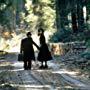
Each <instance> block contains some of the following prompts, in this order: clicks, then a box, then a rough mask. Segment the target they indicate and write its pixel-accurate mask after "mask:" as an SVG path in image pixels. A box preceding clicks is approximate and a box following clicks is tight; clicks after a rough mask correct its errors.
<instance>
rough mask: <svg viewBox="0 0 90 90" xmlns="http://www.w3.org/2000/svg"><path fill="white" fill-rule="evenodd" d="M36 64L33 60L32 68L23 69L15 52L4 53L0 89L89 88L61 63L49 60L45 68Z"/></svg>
mask: <svg viewBox="0 0 90 90" xmlns="http://www.w3.org/2000/svg"><path fill="white" fill-rule="evenodd" d="M38 64H39V63H37V64H35V63H34V62H33V66H32V70H24V69H23V62H18V61H17V53H10V54H7V55H5V57H4V58H1V60H0V90H72V89H74V90H90V86H89V85H86V84H85V83H84V82H81V81H80V80H78V79H77V78H75V75H76V73H77V72H73V71H72V72H71V71H70V72H69V71H67V70H66V68H64V67H63V65H62V63H61V64H58V62H57V63H55V62H54V61H53V60H52V61H49V62H48V65H49V69H46V70H40V69H38V66H39V65H38ZM61 66H62V67H61ZM72 76H74V77H72Z"/></svg>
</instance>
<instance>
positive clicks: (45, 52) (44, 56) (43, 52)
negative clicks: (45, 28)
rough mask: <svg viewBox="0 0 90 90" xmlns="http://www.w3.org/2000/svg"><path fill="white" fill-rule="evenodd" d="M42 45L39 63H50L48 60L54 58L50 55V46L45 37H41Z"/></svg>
mask: <svg viewBox="0 0 90 90" xmlns="http://www.w3.org/2000/svg"><path fill="white" fill-rule="evenodd" d="M40 44H41V47H40V51H39V54H38V58H37V59H38V60H39V61H48V60H51V59H52V56H51V53H50V51H49V49H48V46H47V44H46V41H45V37H44V35H41V36H40Z"/></svg>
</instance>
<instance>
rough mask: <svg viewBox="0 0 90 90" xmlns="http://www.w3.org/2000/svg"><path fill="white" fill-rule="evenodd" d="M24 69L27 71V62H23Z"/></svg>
mask: <svg viewBox="0 0 90 90" xmlns="http://www.w3.org/2000/svg"><path fill="white" fill-rule="evenodd" d="M24 69H25V70H27V61H24Z"/></svg>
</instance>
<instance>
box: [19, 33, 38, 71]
mask: <svg viewBox="0 0 90 90" xmlns="http://www.w3.org/2000/svg"><path fill="white" fill-rule="evenodd" d="M26 35H27V37H26V38H24V39H22V40H21V48H20V52H21V53H22V54H23V61H24V69H25V70H31V65H32V60H35V54H34V48H33V44H34V45H35V46H36V47H37V48H39V47H38V46H37V44H36V43H35V42H34V41H33V39H32V37H31V32H28V33H27V34H26Z"/></svg>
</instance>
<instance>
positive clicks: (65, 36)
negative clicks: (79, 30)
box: [50, 29, 73, 42]
mask: <svg viewBox="0 0 90 90" xmlns="http://www.w3.org/2000/svg"><path fill="white" fill-rule="evenodd" d="M72 39H73V38H72V32H71V30H65V29H64V30H63V29H62V30H60V32H56V33H55V34H54V35H53V36H52V37H51V40H50V41H52V42H69V41H70V40H72Z"/></svg>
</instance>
